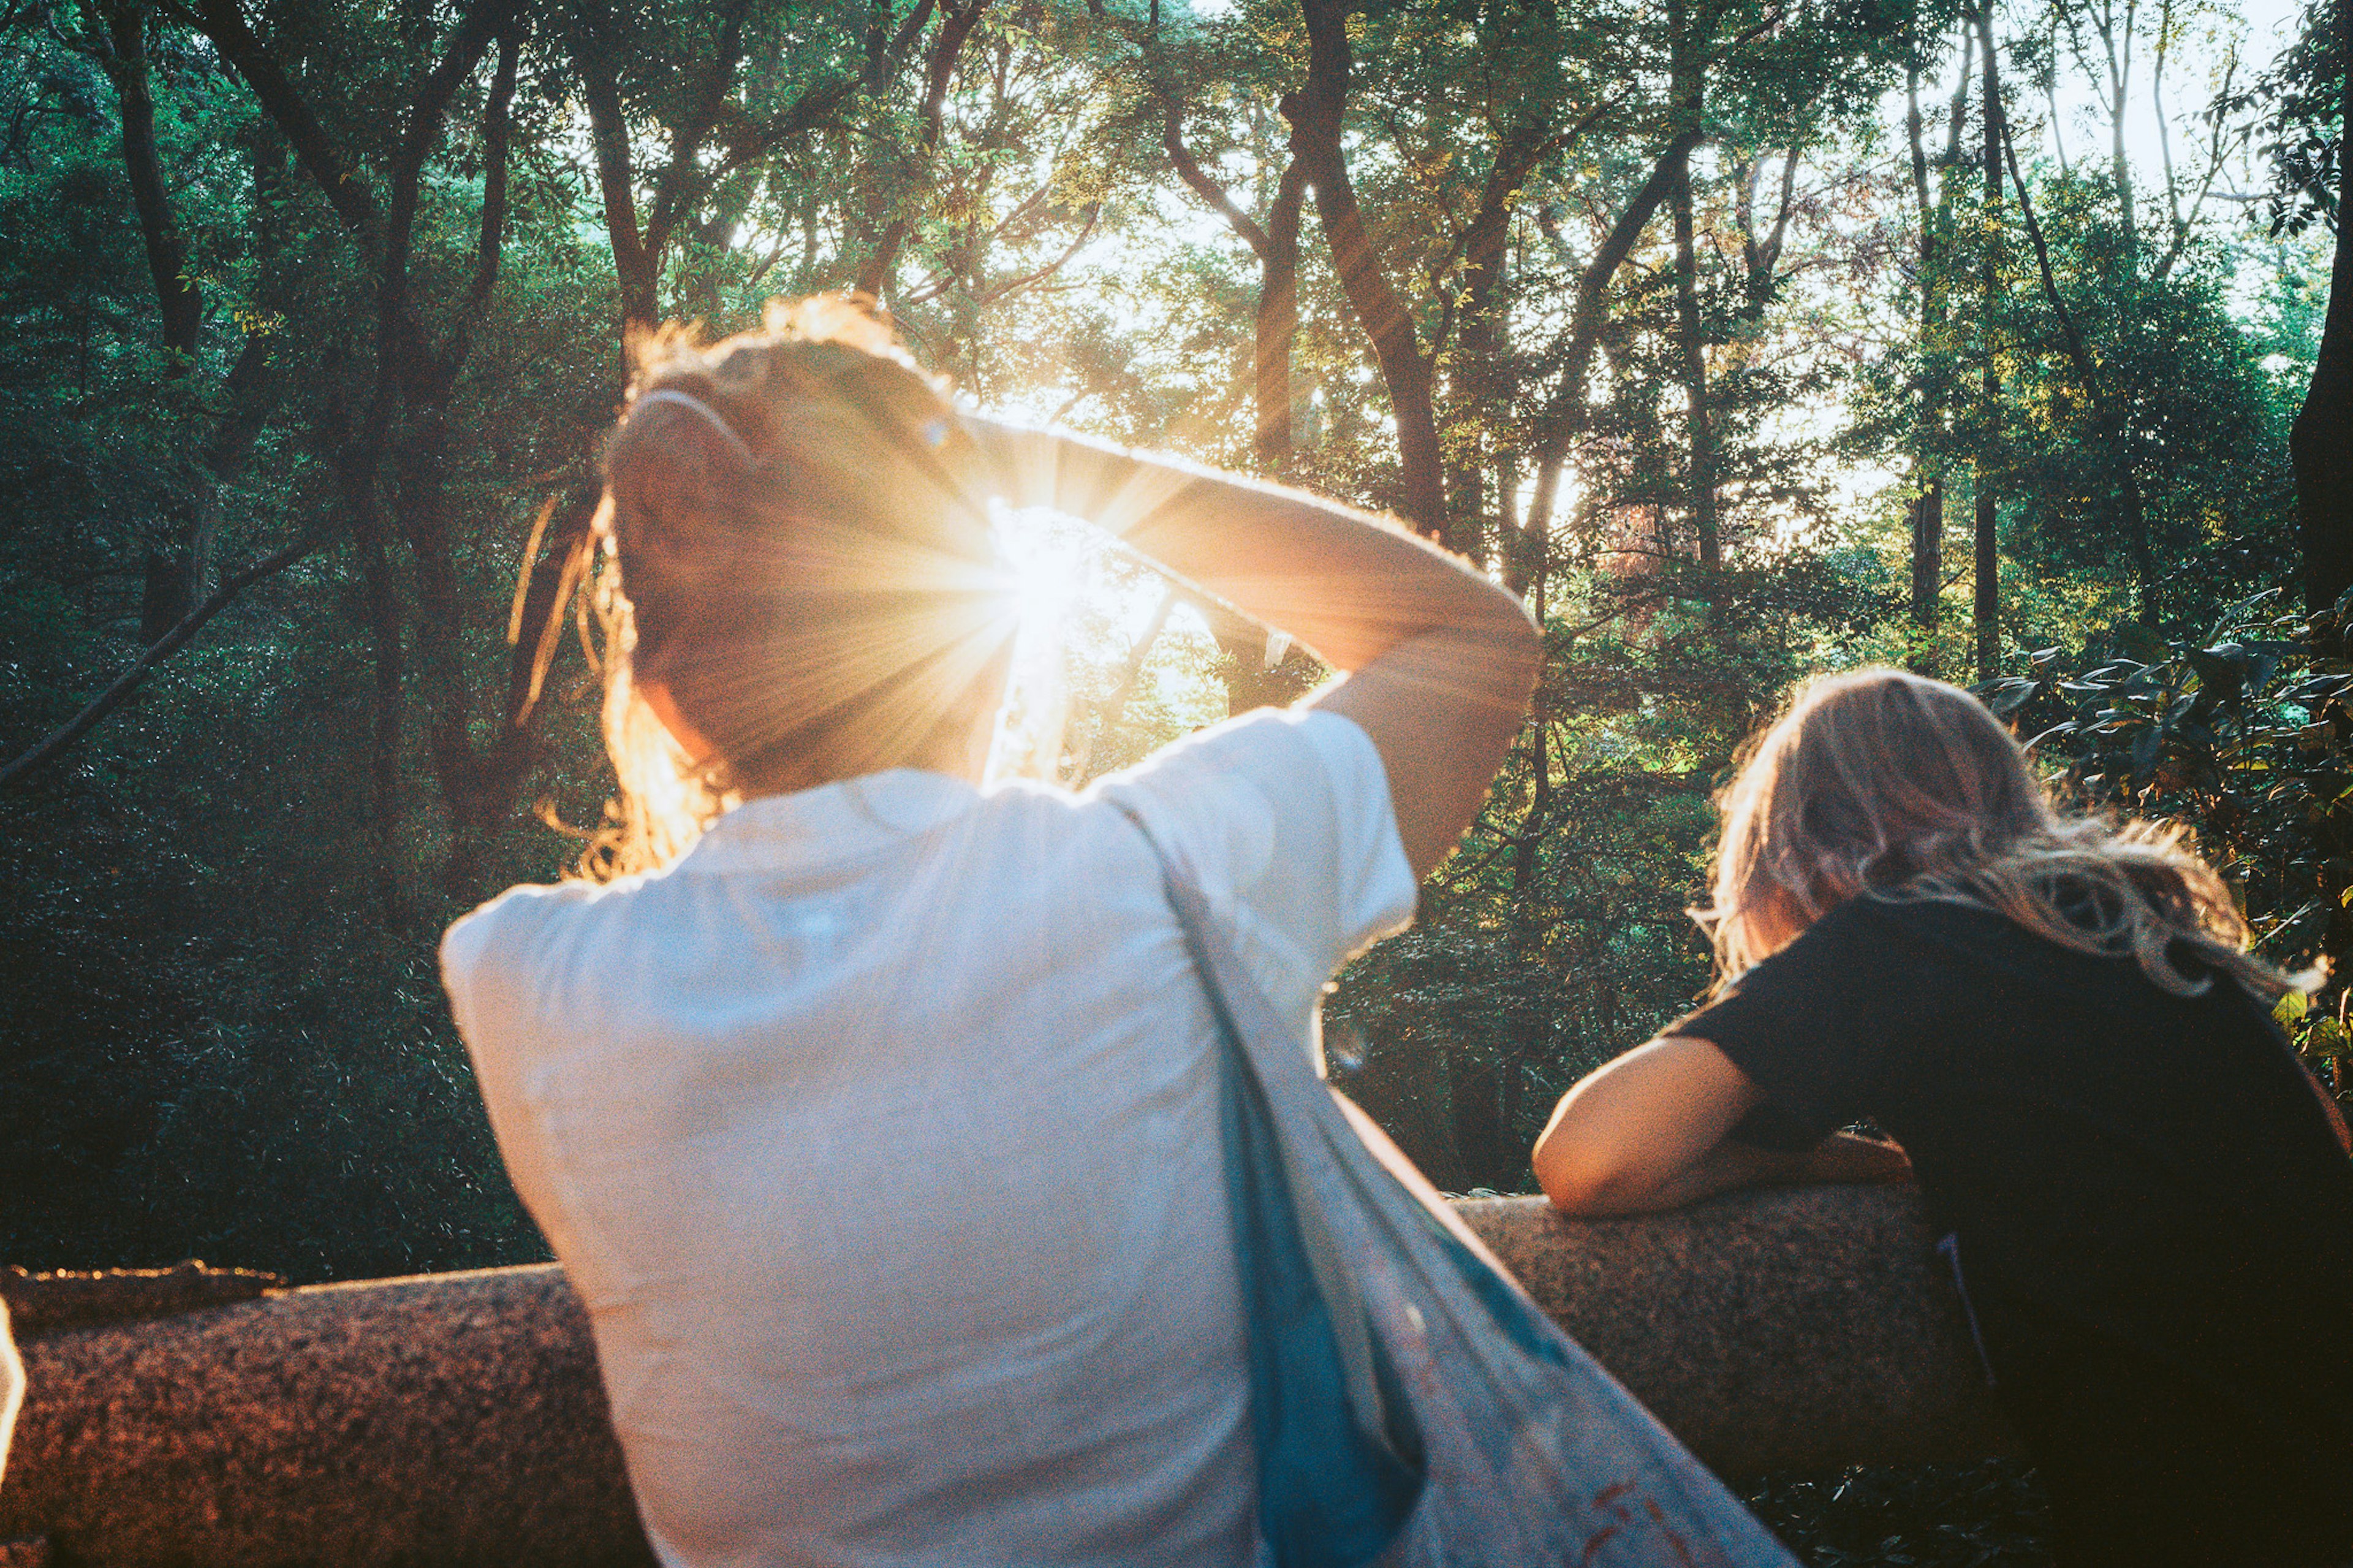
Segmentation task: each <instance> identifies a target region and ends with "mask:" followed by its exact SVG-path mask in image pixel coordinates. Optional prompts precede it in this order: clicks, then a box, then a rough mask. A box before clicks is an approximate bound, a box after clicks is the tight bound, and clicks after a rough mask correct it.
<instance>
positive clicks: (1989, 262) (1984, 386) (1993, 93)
mask: <svg viewBox="0 0 2353 1568" xmlns="http://www.w3.org/2000/svg"><path fill="white" fill-rule="evenodd" d="M1977 25H1978V44H1979V47H1980V56H1979V59H1978V66H1979V70H1980V73H1981V74H1982V76H1983V77H1984V79H1985V80H1984V89H1985V240H1984V244H1985V247H1986V249H1985V257H1984V258H1983V260H1982V262H1981V263H1980V270H1979V278H1980V281H1981V283H1982V286H1983V289H1982V293H1983V298H1982V301H1981V302H1982V305H1983V308H1984V313H1983V316H1982V317H1981V319H1980V321H1979V323H1978V330H1979V332H1980V335H1981V339H1982V342H1981V345H1980V352H1981V353H1982V354H1983V356H1984V368H1983V370H1982V371H1981V373H1980V375H1979V382H1978V395H1980V396H1981V397H1982V398H1983V399H1984V403H1983V420H1982V425H1983V433H1982V436H1981V437H1980V440H1981V443H1982V444H1981V446H1980V447H1979V448H1978V458H1977V475H1976V479H1977V483H1976V490H1977V519H1976V522H1977V565H1976V572H1975V577H1976V583H1975V584H1974V604H1973V605H1972V609H1973V610H1974V612H1975V615H1974V619H1975V622H1976V632H1977V673H1978V679H1979V680H1990V679H1993V676H1994V672H1995V670H1996V669H1997V668H1999V666H2000V663H2001V558H2000V550H1999V542H1998V540H1997V538H1996V525H1997V523H1998V522H1999V521H2000V508H1999V505H1998V503H1997V500H1996V496H1995V492H1994V472H1995V469H1996V467H1997V465H1998V459H1997V458H1996V457H1995V454H1994V451H1993V447H1994V445H1995V443H1996V442H1997V441H1999V440H2000V432H2001V425H2000V421H2001V375H2000V372H1999V371H1998V370H1997V369H1996V368H1995V365H1994V323H1995V314H1996V311H1997V309H1998V307H1999V302H2000V279H1999V278H1998V277H1997V276H1996V271H1997V268H1996V256H1995V248H1996V243H1997V241H1998V240H1999V238H2000V207H2001V181H2002V173H2001V78H2000V70H1999V68H1998V67H1997V62H1996V58H1995V55H1994V47H1993V5H1992V0H1986V3H1985V4H1984V5H1981V6H1980V7H1979V8H1978V13H1977Z"/></svg>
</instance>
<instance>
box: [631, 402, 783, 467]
mask: <svg viewBox="0 0 2353 1568" xmlns="http://www.w3.org/2000/svg"><path fill="white" fill-rule="evenodd" d="M653 403H675V404H677V405H679V406H680V407H681V408H691V409H692V410H694V412H695V413H697V414H700V415H701V416H702V417H703V418H705V419H707V420H709V421H710V422H711V426H712V428H713V429H715V430H717V431H718V432H719V433H720V434H721V435H722V436H724V437H727V444H728V445H729V446H731V447H734V448H735V455H736V456H737V457H739V458H743V459H744V467H745V468H750V467H751V466H752V465H753V463H754V461H756V459H755V458H754V457H753V456H752V448H751V447H749V446H748V445H746V444H745V443H744V437H741V436H738V435H737V434H735V429H734V426H731V425H729V424H728V423H727V421H726V420H724V419H722V418H721V417H719V411H718V410H717V409H715V408H713V407H712V406H711V405H709V404H708V403H705V402H703V401H702V399H701V398H700V397H696V396H693V395H691V394H688V393H684V392H678V391H674V390H672V389H671V388H670V387H667V386H665V387H662V388H661V389H659V391H655V392H649V393H647V394H645V395H643V396H641V397H639V398H638V401H637V404H636V405H635V406H633V407H632V408H631V409H630V410H629V417H630V418H632V419H635V418H636V417H637V416H638V415H639V414H641V413H643V412H644V411H645V408H646V406H647V405H649V404H653Z"/></svg>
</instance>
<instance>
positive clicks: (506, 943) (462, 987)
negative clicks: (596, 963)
mask: <svg viewBox="0 0 2353 1568" xmlns="http://www.w3.org/2000/svg"><path fill="white" fill-rule="evenodd" d="M636 881H637V879H628V880H626V881H622V882H616V883H612V884H608V885H599V884H596V883H593V882H556V883H553V884H544V885H543V884H538V883H524V884H522V885H521V886H518V887H512V888H509V889H507V890H506V891H505V892H503V893H501V894H500V895H499V896H498V897H497V898H495V899H492V900H490V901H489V902H488V903H486V904H483V905H481V906H480V908H478V909H476V910H473V911H471V912H470V913H469V914H467V915H464V916H463V917H461V918H460V919H459V920H458V921H456V922H455V923H453V924H452V925H451V926H450V927H449V929H448V931H444V932H443V933H442V935H441V948H440V960H441V981H442V984H443V985H444V986H445V987H446V988H447V989H448V992H449V994H450V998H451V1000H452V1001H453V1002H456V1001H459V1000H460V999H461V998H462V997H463V996H465V995H466V994H470V993H471V992H473V991H476V990H478V989H480V987H481V986H483V985H485V984H495V983H496V982H497V980H498V978H499V977H500V976H501V975H503V974H507V973H514V972H516V971H519V970H523V969H527V968H529V967H530V966H531V964H532V962H533V957H534V956H535V954H537V953H538V952H542V951H543V949H544V946H545V944H546V943H547V942H548V941H549V940H550V939H551V938H552V937H554V936H555V935H557V934H558V933H559V932H560V931H562V930H563V929H564V928H565V926H566V925H567V924H568V923H572V922H576V921H579V920H580V919H581V918H582V917H584V916H585V915H586V914H587V913H588V912H589V911H591V910H594V909H595V908H596V907H597V906H598V905H599V904H600V903H603V902H605V901H607V900H611V899H613V898H615V897H616V896H617V895H622V894H625V893H626V892H627V891H628V889H630V888H631V887H632V886H634V885H635V882H636Z"/></svg>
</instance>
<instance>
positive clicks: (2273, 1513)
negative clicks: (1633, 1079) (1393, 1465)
mask: <svg viewBox="0 0 2353 1568" xmlns="http://www.w3.org/2000/svg"><path fill="white" fill-rule="evenodd" d="M2185 951H2186V950H2183V949H2179V948H2177V950H2176V952H2185ZM2185 962H2187V961H2185ZM1672 1033H1675V1034H1680V1035H1687V1036H1693V1037H1697V1038H1700V1039H1704V1040H1708V1041H1711V1042H1713V1043H1714V1044H1715V1046H1716V1047H1719V1048H1720V1049H1722V1050H1723V1051H1724V1053H1725V1055H1726V1056H1727V1057H1729V1058H1731V1059H1732V1060H1733V1061H1734V1062H1735V1063H1736V1065H1737V1066H1738V1067H1739V1068H1740V1069H1741V1070H1742V1071H1743V1072H1744V1073H1746V1075H1747V1076H1748V1077H1749V1078H1750V1079H1752V1080H1753V1081H1754V1082H1755V1083H1756V1084H1757V1087H1758V1088H1759V1089H1762V1090H1763V1091H1764V1095H1765V1100H1766V1105H1765V1107H1764V1108H1763V1109H1762V1110H1760V1111H1759V1112H1758V1113H1757V1114H1755V1115H1753V1116H1752V1117H1751V1118H1750V1119H1749V1120H1748V1121H1746V1122H1744V1123H1743V1124H1742V1126H1741V1128H1740V1129H1738V1130H1737V1131H1736V1136H1739V1137H1742V1138H1744V1139H1746V1140H1748V1141H1750V1142H1762V1143H1767V1144H1778V1145H1780V1146H1785V1147H1788V1146H1803V1145H1804V1144H1806V1143H1809V1142H1812V1141H1814V1140H1817V1139H1819V1138H1820V1137H1821V1136H1822V1135H1823V1134H1825V1133H1828V1132H1830V1131H1833V1130H1835V1129H1837V1128H1839V1127H1842V1126H1845V1125H1847V1124H1849V1123H1851V1122H1853V1121H1859V1120H1861V1119H1862V1118H1864V1117H1869V1118H1870V1119H1871V1120H1873V1121H1876V1122H1877V1123H1878V1124H1879V1125H1880V1126H1881V1127H1883V1128H1884V1129H1885V1130H1886V1131H1888V1133H1889V1134H1890V1135H1892V1136H1893V1137H1894V1138H1895V1139H1896V1140H1897V1141H1899V1142H1901V1143H1903V1145H1904V1147H1905V1150H1906V1152H1909V1154H1910V1155H1911V1158H1912V1163H1913V1169H1914V1172H1915V1174H1916V1175H1917V1177H1918V1180H1919V1183H1920V1185H1921V1188H1922V1191H1923V1194H1924V1196H1925V1197H1926V1202H1927V1205H1928V1207H1929V1210H1930V1213H1931V1215H1932V1217H1933V1218H1934V1220H1935V1222H1936V1225H1937V1226H1938V1227H1939V1229H1940V1230H1943V1231H1946V1232H1949V1233H1951V1235H1952V1237H1953V1241H1954V1246H1955V1256H1956V1257H1957V1260H1958V1263H1959V1269H1958V1272H1959V1274H1960V1276H1961V1277H1962V1278H1963V1279H1965V1280H1966V1290H1967V1295H1968V1300H1969V1304H1970V1306H1971V1309H1972V1310H1973V1312H1974V1315H1975V1317H1976V1320H1977V1326H1978V1330H1979V1333H1980V1339H1981V1341H1982V1346H1983V1350H1984V1352H1985V1354H1986V1356H1987V1360H1988V1363H1989V1370H1990V1371H1991V1373H1993V1375H1994V1377H1995V1379H1996V1387H1997V1390H1998V1392H1999V1394H2000V1397H2001V1398H2002V1400H2003V1403H2004V1404H2005V1405H2006V1406H2007V1407H2008V1408H2009V1410H2010V1415H2011V1416H2012V1418H2013V1419H2014V1420H2015V1421H2016V1422H2017V1424H2018V1425H2019V1426H2020V1428H2021V1434H2022V1435H2023V1436H2025V1437H2026V1439H2027V1441H2028V1443H2029V1446H2030V1447H2031V1448H2032V1449H2033V1450H2034V1453H2035V1457H2036V1458H2037V1459H2038V1460H2039V1461H2040V1462H2041V1463H2042V1468H2043V1469H2044V1471H2045V1473H2046V1476H2047V1478H2048V1479H2049V1480H2050V1482H2051V1487H2052V1494H2053V1501H2054V1507H2055V1510H2056V1511H2057V1512H2058V1514H2059V1515H2060V1524H2061V1532H2062V1540H2063V1560H2066V1561H2071V1562H2095V1561H2114V1562H2143V1563H2205V1562H2212V1563H2226V1562H2230V1563H2273V1562H2277V1563H2306V1562H2337V1561H2341V1560H2346V1559H2353V1501H2348V1499H2353V1362H2348V1357H2347V1355H2346V1352H2345V1349H2344V1346H2345V1344H2346V1343H2347V1338H2346V1336H2347V1334H2348V1331H2353V1162H2348V1160H2347V1158H2346V1156H2345V1154H2344V1152H2343V1151H2342V1150H2341V1149H2340V1148H2339V1147H2338V1145H2337V1139H2336V1135H2335V1131H2334V1129H2333V1128H2332V1127H2331V1126H2330V1124H2329V1121H2328V1119H2327V1113H2326V1112H2325V1111H2324V1110H2322V1108H2321V1105H2320V1103H2319V1101H2318V1100H2317V1099H2316V1096H2315V1095H2314V1093H2313V1091H2312V1089H2311V1086H2310V1083H2309V1081H2308V1080H2307V1079H2306V1076H2305V1074H2304V1071H2303V1069H2302V1068H2301V1067H2300V1066H2299V1065H2298V1064H2297V1063H2296V1062H2295V1058H2293V1057H2292V1056H2291V1055H2290V1054H2289V1052H2288V1050H2287V1047H2286V1045H2285V1043H2284V1041H2283V1039H2282V1038H2281V1037H2280V1034H2279V1031H2278V1029H2277V1028H2276V1027H2275V1026H2274V1024H2273V1023H2272V1021H2271V1019H2270V1017H2269V1016H2267V1014H2266V1013H2265V1012H2264V1010H2263V1008H2262V1007H2261V1006H2260V1005H2258V1004H2257V1003H2255V1002H2254V1001H2253V999H2252V998H2250V997H2249V996H2248V995H2247V994H2245V993H2244V992H2242V991H2241V990H2240V989H2239V988H2238V987H2237V986H2236V985H2235V984H2232V983H2231V982H2230V981H2229V980H2227V979H2225V978H2221V977H2219V976H2218V977H2215V978H2214V980H2213V982H2212V984H2211V985H2210V986H2209V988H2208V990H2207V992H2206V994H2203V995H2200V996H2195V997H2185V996H2179V995H2175V994H2171V993H2169V992H2168V991H2165V990H2163V989H2162V988H2160V987H2159V986H2158V985H2157V984H2154V983H2153V982H2152V981H2150V980H2149V979H2148V978H2147V976H2146V975H2145V974H2144V973H2142V972H2141V970H2140V969H2139V967H2138V966H2137V964H2136V963H2133V962H2132V961H2131V960H2129V959H2119V958H2102V957H2096V956H2094V955H2091V954H2087V953H2083V952H2075V951H2073V950H2072V949H2069V948H2066V947H2063V946H2062V945H2061V944H2059V943H2057V942H2052V941H2050V940H2049V939H2047V938H2043V937H2039V936H2036V935H2034V934H2033V933H2031V932H2030V931H2027V930H2025V929H2024V928H2023V927H2021V926H2019V925H2017V924H2015V923H2013V922H2012V921H2009V920H2007V919H2005V918H2003V917H2002V916H2000V915H1997V914H1994V913H1991V912H1989V911H1987V910H1978V909H1971V908H1967V907H1963V906H1958V905H1954V904H1947V903H1936V902H1924V901H1911V900H1889V899H1881V898H1876V897H1864V898H1857V899H1853V900H1849V901H1848V902H1847V903H1845V904H1843V905H1841V907H1840V908H1838V909H1836V910H1832V911H1831V913H1830V914H1829V915H1827V916H1825V917H1824V918H1823V919H1822V920H1820V921H1817V922H1816V923H1815V924H1814V925H1813V926H1812V927H1811V928H1810V929H1809V930H1808V931H1806V932H1805V934H1804V935H1802V936H1800V937H1799V939H1798V940H1797V941H1796V942H1792V943H1791V944H1790V945H1789V946H1788V947H1787V948H1785V949H1783V950H1782V951H1781V952H1778V953H1777V954H1775V955H1774V956H1773V957H1771V958H1769V959H1767V960H1766V961H1765V962H1764V963H1760V964H1758V965H1757V967H1755V968H1754V969H1752V970H1750V971H1749V972H1748V973H1746V974H1745V975H1743V976H1742V977H1741V978H1740V981H1739V982H1738V984H1737V988H1736V990H1735V991H1734V992H1733V993H1732V994H1729V995H1727V996H1725V998H1723V999H1722V1000H1720V1001H1718V1002H1716V1003H1715V1004H1714V1005H1711V1006H1709V1007H1707V1008H1706V1009H1704V1011H1702V1012H1700V1013H1698V1014H1695V1015H1694V1016H1691V1017H1689V1018H1686V1019H1685V1020H1683V1022H1682V1023H1680V1024H1678V1025H1677V1026H1675V1027H1674V1029H1673V1030H1672Z"/></svg>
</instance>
